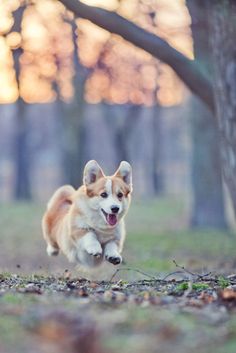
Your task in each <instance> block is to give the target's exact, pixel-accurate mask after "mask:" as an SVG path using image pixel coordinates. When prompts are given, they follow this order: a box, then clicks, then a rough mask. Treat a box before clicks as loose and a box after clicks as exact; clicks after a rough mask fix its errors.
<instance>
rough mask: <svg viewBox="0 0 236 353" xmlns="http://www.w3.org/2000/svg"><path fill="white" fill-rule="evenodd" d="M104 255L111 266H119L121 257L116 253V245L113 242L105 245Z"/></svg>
mask: <svg viewBox="0 0 236 353" xmlns="http://www.w3.org/2000/svg"><path fill="white" fill-rule="evenodd" d="M104 255H105V259H106V260H107V261H109V262H111V263H112V264H113V265H119V264H120V263H121V262H122V257H121V256H120V254H119V251H118V245H117V244H116V243H115V242H114V241H111V242H109V243H107V244H106V245H105V249H104Z"/></svg>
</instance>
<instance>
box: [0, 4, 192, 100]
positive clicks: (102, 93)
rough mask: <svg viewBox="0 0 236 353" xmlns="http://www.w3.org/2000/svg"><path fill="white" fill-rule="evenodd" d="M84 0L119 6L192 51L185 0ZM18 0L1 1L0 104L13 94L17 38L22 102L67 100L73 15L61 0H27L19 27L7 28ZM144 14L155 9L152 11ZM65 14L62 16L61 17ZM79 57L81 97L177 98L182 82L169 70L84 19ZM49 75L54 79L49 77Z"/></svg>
mask: <svg viewBox="0 0 236 353" xmlns="http://www.w3.org/2000/svg"><path fill="white" fill-rule="evenodd" d="M83 2H84V3H86V4H87V5H92V6H99V7H103V8H106V9H108V10H111V11H117V12H118V13H120V14H121V15H122V16H124V17H126V18H128V19H130V20H131V21H134V22H135V23H137V24H138V25H140V26H142V27H144V28H145V29H147V30H148V31H150V32H153V33H155V34H157V35H159V36H161V37H162V38H164V39H165V40H167V41H168V42H169V43H170V45H172V46H174V47H175V48H176V49H178V50H179V51H181V52H182V53H184V54H185V55H187V56H188V57H190V58H192V57H193V54H192V38H191V32H190V28H189V26H190V16H189V14H188V11H187V8H186V6H185V1H184V0H175V1H171V0H156V1H153V0H146V1H145V2H139V1H138V0H126V1H121V2H120V1H118V0H109V1H105V0H83ZM20 3H21V2H20V1H19V0H9V1H2V2H0V13H1V18H0V79H1V83H2V84H1V87H0V103H10V102H13V101H15V100H16V99H17V98H18V89H17V84H16V78H15V74H14V69H13V59H12V52H11V51H12V50H16V49H17V48H18V47H19V46H20V45H22V48H23V54H22V55H21V57H20V65H21V74H20V94H21V96H22V97H23V99H24V100H25V101H26V102H29V103H33V102H41V103H44V102H49V101H52V100H54V99H55V98H56V97H57V93H56V92H55V91H54V89H55V85H56V86H57V87H58V89H57V90H59V92H58V94H59V96H60V98H62V99H64V100H70V99H71V97H72V96H73V94H74V88H73V84H72V79H73V75H74V66H73V50H74V45H73V42H72V28H71V24H70V23H69V21H70V20H71V19H72V18H73V16H72V14H71V13H69V12H68V11H65V9H64V7H63V5H62V4H61V3H60V2H56V1H53V0H33V1H32V2H31V5H28V6H27V8H26V10H25V11H24V16H23V20H22V32H21V33H17V32H12V31H11V28H12V26H13V23H14V22H13V16H12V12H13V11H15V10H16V9H17V8H18V7H19V4H20ZM150 13H153V14H154V16H152V17H150ZM66 18H67V20H66V21H65V19H66ZM77 26H78V30H77V35H78V45H79V51H78V53H79V59H80V61H81V64H82V65H84V66H85V67H87V68H89V69H90V72H89V75H88V77H87V80H86V85H85V98H86V100H87V101H88V102H90V103H99V102H101V101H103V100H104V101H107V102H110V103H117V104H123V103H128V102H129V103H133V104H145V105H152V104H154V103H155V101H156V100H157V101H158V102H159V103H160V104H162V105H167V106H168V105H173V104H179V103H180V102H181V101H182V99H183V94H184V87H183V85H182V83H181V82H180V80H179V79H178V78H177V77H176V75H175V74H174V72H173V71H172V70H171V69H170V68H169V67H168V66H167V65H164V64H162V63H160V62H159V61H158V60H155V59H153V58H152V56H151V55H149V54H148V53H146V52H144V51H143V50H141V49H138V48H136V47H134V46H133V45H131V44H129V43H128V42H126V41H124V40H123V39H121V38H120V37H118V36H115V35H111V34H110V33H109V32H107V31H105V30H103V29H101V28H99V27H97V26H95V25H94V24H92V23H91V22H89V21H87V20H82V19H79V20H77ZM53 82H54V83H53Z"/></svg>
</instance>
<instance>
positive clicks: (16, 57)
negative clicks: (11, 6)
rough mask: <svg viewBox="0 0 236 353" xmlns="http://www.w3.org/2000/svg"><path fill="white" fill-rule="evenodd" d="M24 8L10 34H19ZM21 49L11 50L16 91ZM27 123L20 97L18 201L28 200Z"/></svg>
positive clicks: (16, 156) (17, 141)
mask: <svg viewBox="0 0 236 353" xmlns="http://www.w3.org/2000/svg"><path fill="white" fill-rule="evenodd" d="M24 10H25V7H23V6H21V7H19V8H18V9H17V10H16V11H15V12H14V13H13V16H14V25H13V27H12V32H19V33H20V32H21V23H22V18H23V14H24ZM21 54H22V48H21V47H19V48H17V49H14V50H13V61H14V69H15V75H16V82H17V86H18V90H19V88H20V56H21ZM27 140H28V123H27V117H26V104H25V102H24V101H23V99H22V98H21V97H19V98H18V100H17V102H16V134H15V151H14V159H15V163H14V165H15V188H14V196H15V198H16V199H18V200H29V199H30V198H31V191H30V168H29V158H30V156H29V149H28V146H27V144H28V142H27Z"/></svg>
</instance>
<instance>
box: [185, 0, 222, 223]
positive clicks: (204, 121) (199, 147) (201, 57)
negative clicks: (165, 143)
mask: <svg viewBox="0 0 236 353" xmlns="http://www.w3.org/2000/svg"><path fill="white" fill-rule="evenodd" d="M187 6H188V9H189V12H190V15H191V19H192V25H191V28H192V35H193V40H194V55H195V60H196V61H197V62H198V63H199V67H200V68H201V70H202V72H203V73H204V74H206V75H207V76H209V75H210V73H211V68H210V62H211V58H210V56H211V55H210V45H209V23H208V18H207V16H206V13H207V6H206V4H204V3H202V1H201V0H188V1H187ZM191 134H192V145H193V153H192V188H193V208H192V216H191V226H192V227H194V228H198V227H202V228H209V227H213V228H225V227H226V220H225V213H224V198H223V185H222V177H221V163H220V150H219V135H218V129H217V124H216V119H213V117H212V112H210V111H209V109H208V108H207V107H206V106H205V104H204V103H203V102H202V101H200V100H199V99H198V98H197V97H193V98H192V113H191Z"/></svg>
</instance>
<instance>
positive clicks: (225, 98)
mask: <svg viewBox="0 0 236 353" xmlns="http://www.w3.org/2000/svg"><path fill="white" fill-rule="evenodd" d="M208 6H209V7H208V10H209V12H208V14H209V19H210V24H211V26H210V38H211V46H212V52H213V64H214V69H215V75H214V76H215V84H214V95H215V103H216V108H217V115H218V120H219V130H220V137H221V152H222V153H221V155H222V164H223V174H224V178H225V181H226V184H227V186H228V188H229V192H230V195H231V198H232V202H233V207H234V213H235V216H236V46H235V38H236V2H235V0H224V1H223V0H214V1H210V0H208Z"/></svg>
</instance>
